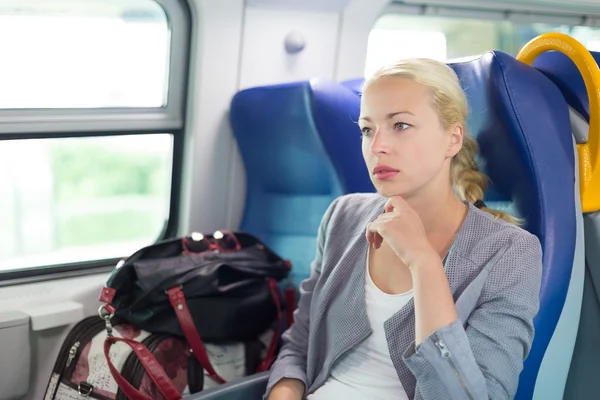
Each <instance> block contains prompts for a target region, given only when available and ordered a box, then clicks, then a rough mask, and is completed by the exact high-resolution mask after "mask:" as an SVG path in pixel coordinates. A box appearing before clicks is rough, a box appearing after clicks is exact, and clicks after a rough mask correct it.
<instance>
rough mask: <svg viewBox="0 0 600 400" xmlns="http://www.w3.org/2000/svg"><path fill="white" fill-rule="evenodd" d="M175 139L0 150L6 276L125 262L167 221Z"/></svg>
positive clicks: (111, 139)
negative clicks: (62, 266) (82, 263)
mask: <svg viewBox="0 0 600 400" xmlns="http://www.w3.org/2000/svg"><path fill="white" fill-rule="evenodd" d="M172 148H173V138H172V135H169V134H151V135H127V136H107V137H80V138H58V139H29V140H8V141H2V142H0V182H2V192H0V221H2V224H0V243H2V246H0V271H6V270H15V269H22V268H26V267H29V266H32V265H33V266H39V265H55V264H67V263H74V262H80V261H89V260H98V259H106V258H113V257H123V256H126V255H129V254H131V253H132V252H133V251H135V250H137V249H138V248H140V247H141V246H145V245H148V244H150V243H152V242H154V241H155V240H156V239H157V238H159V236H160V235H161V233H162V232H163V230H164V228H165V224H166V222H167V220H168V217H169V205H170V204H169V202H170V184H171V182H170V181H171V165H172V154H173V151H172Z"/></svg>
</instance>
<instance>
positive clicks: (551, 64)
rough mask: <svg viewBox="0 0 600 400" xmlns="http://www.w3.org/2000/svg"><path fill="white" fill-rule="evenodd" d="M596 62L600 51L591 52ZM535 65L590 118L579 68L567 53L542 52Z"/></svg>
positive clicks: (599, 57)
mask: <svg viewBox="0 0 600 400" xmlns="http://www.w3.org/2000/svg"><path fill="white" fill-rule="evenodd" d="M591 53H592V56H593V57H594V59H595V60H596V62H599V61H600V53H598V52H593V51H592V52H591ZM533 66H534V67H535V68H536V69H537V70H539V71H541V72H543V73H544V75H546V76H547V77H548V78H550V79H551V80H552V81H553V82H554V83H555V84H556V86H558V88H559V89H560V91H561V92H562V94H563V96H564V97H565V99H566V100H567V103H568V104H569V105H570V106H571V107H573V109H574V110H575V111H577V112H578V113H579V114H581V116H582V117H583V118H584V119H585V120H586V121H589V120H590V102H589V101H588V96H587V91H586V89H585V84H584V83H583V78H582V77H581V74H580V73H579V70H578V69H577V67H576V66H575V64H574V63H573V61H571V60H570V59H569V57H567V56H566V55H565V54H563V53H561V52H558V51H549V52H545V53H542V54H540V55H539V56H538V57H537V58H536V59H535V61H534V62H533Z"/></svg>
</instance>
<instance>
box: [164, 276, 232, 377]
mask: <svg viewBox="0 0 600 400" xmlns="http://www.w3.org/2000/svg"><path fill="white" fill-rule="evenodd" d="M167 294H168V295H169V302H170V303H171V306H172V307H173V309H174V310H175V315H176V316H177V320H178V321H179V325H180V326H181V330H182V331H183V335H184V336H185V338H186V339H187V342H188V344H189V345H190V347H191V348H192V351H193V352H194V355H195V356H196V359H197V360H198V361H199V362H200V364H201V365H202V367H203V368H204V369H205V370H206V372H207V373H208V375H209V376H210V377H211V378H213V379H214V380H216V381H217V382H218V383H225V379H223V378H221V376H219V374H217V373H216V372H215V370H214V368H213V366H212V364H211V363H210V360H209V359H208V355H207V354H206V349H205V348H204V343H203V342H202V339H201V338H200V334H199V333H198V330H197V329H196V325H195V324H194V319H193V318H192V314H190V310H189V308H188V306H187V302H186V300H185V295H184V293H183V290H181V287H180V286H177V287H174V288H171V289H169V290H167Z"/></svg>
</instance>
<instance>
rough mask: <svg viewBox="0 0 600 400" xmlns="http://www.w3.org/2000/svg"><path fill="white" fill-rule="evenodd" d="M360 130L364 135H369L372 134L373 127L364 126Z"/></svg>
mask: <svg viewBox="0 0 600 400" xmlns="http://www.w3.org/2000/svg"><path fill="white" fill-rule="evenodd" d="M360 131H361V132H362V134H363V136H368V135H369V134H371V128H367V127H364V128H362V129H361V130H360Z"/></svg>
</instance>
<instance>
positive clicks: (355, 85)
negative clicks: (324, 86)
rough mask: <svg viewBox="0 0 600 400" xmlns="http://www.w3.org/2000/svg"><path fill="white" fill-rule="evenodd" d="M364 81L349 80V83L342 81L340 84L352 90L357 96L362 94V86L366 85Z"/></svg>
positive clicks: (358, 79)
mask: <svg viewBox="0 0 600 400" xmlns="http://www.w3.org/2000/svg"><path fill="white" fill-rule="evenodd" d="M364 81H365V80H364V79H363V78H356V79H348V80H347V81H342V82H340V84H341V85H342V86H345V87H347V88H348V89H350V90H352V91H353V92H354V93H356V94H359V95H360V94H362V85H363V83H364Z"/></svg>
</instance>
